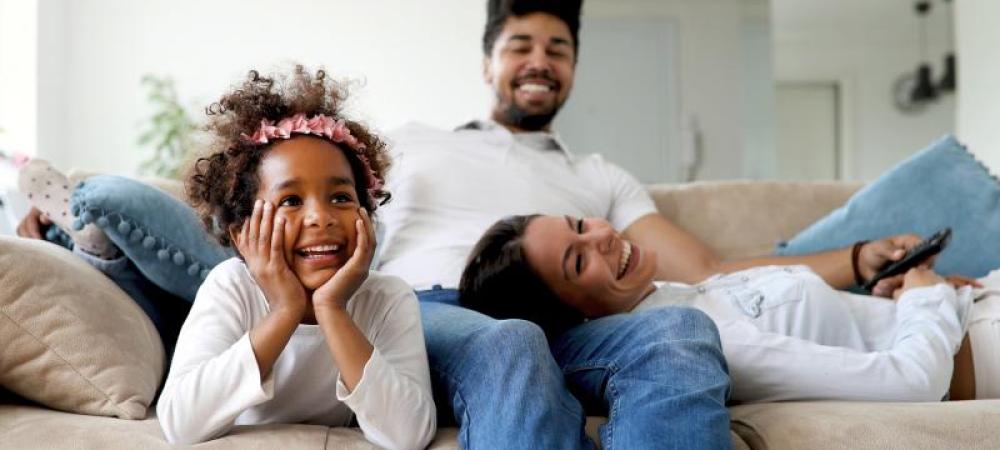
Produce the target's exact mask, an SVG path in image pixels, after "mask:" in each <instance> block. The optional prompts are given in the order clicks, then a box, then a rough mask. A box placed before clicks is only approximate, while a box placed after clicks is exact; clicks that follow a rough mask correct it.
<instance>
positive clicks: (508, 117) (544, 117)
mask: <svg viewBox="0 0 1000 450" xmlns="http://www.w3.org/2000/svg"><path fill="white" fill-rule="evenodd" d="M561 106H562V105H561V104H559V103H556V104H555V105H553V106H552V108H551V109H549V110H548V111H546V112H543V113H530V112H528V111H525V110H524V109H522V108H521V107H520V106H518V105H517V102H514V101H511V102H510V105H508V106H507V109H505V110H504V111H503V121H504V125H509V126H513V127H516V128H518V129H521V130H524V131H541V130H544V129H545V127H548V126H549V124H550V123H552V119H554V118H555V117H556V113H557V112H559V107H561Z"/></svg>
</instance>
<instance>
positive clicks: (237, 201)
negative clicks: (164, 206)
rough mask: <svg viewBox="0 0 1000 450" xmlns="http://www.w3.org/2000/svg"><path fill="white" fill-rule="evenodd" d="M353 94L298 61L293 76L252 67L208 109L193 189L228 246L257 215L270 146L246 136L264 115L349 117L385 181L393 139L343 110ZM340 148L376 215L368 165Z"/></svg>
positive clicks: (377, 196) (211, 227) (190, 181)
mask: <svg viewBox="0 0 1000 450" xmlns="http://www.w3.org/2000/svg"><path fill="white" fill-rule="evenodd" d="M346 97H347V92H346V90H345V88H344V87H343V86H341V85H339V84H338V83H336V82H334V81H333V80H331V79H329V78H328V77H327V75H326V72H324V71H323V70H318V71H316V73H315V74H311V73H309V72H307V71H306V70H305V68H304V67H302V66H296V67H295V70H294V72H293V73H292V74H291V76H288V77H280V76H278V77H276V76H270V77H265V76H261V75H260V73H258V72H257V71H256V70H251V71H250V73H249V75H248V76H247V79H246V81H244V82H243V83H242V84H241V85H239V86H236V87H235V88H234V89H233V90H232V92H229V93H227V94H225V95H224V96H222V98H221V99H220V100H219V101H218V102H215V103H212V104H211V105H209V106H208V108H206V109H205V113H206V114H208V116H209V123H208V126H207V129H208V132H209V133H210V134H211V135H212V144H211V145H210V147H209V155H208V156H206V157H203V158H199V159H198V160H197V162H195V164H194V165H193V166H192V168H191V171H190V174H189V176H188V177H187V182H186V185H185V188H186V193H187V196H188V200H189V201H190V202H191V204H192V205H193V206H194V207H195V208H196V209H198V212H199V215H200V216H201V220H202V223H203V224H204V225H205V228H206V229H208V231H209V232H210V233H212V234H213V235H215V237H216V238H217V239H218V240H219V242H220V243H221V244H222V245H225V246H228V245H231V242H230V239H229V233H228V230H229V229H230V228H231V227H234V226H236V227H238V226H240V225H242V224H243V221H245V220H246V219H247V218H249V217H250V214H251V213H252V212H253V203H254V198H255V197H256V195H257V189H258V187H259V184H260V179H259V176H258V173H257V167H258V166H259V165H260V161H261V159H262V158H263V157H264V155H265V154H266V153H267V151H268V149H269V148H270V145H268V144H264V145H261V144H253V143H249V142H247V141H246V140H244V139H243V138H241V136H243V135H246V136H250V135H253V133H254V132H255V131H256V130H257V129H258V128H259V127H260V123H261V120H263V119H267V120H271V121H279V120H281V119H283V118H286V117H289V116H292V115H295V114H298V113H304V114H305V115H306V116H307V117H308V116H314V115H317V114H324V115H326V116H329V117H330V118H333V119H339V120H343V121H344V122H345V124H346V125H347V128H348V129H349V130H350V131H351V134H352V135H353V136H354V137H356V138H357V139H358V142H360V143H362V144H364V145H365V150H363V151H361V152H360V153H361V154H363V155H364V157H365V158H366V159H367V160H368V163H369V165H370V166H371V169H372V171H373V172H375V176H377V177H378V178H379V179H385V178H384V177H385V172H386V170H387V169H388V168H389V164H390V163H389V156H388V154H387V150H386V144H385V143H384V142H383V141H382V140H381V139H379V138H378V136H375V135H374V134H373V133H371V132H370V131H369V130H368V129H367V128H366V127H365V126H364V125H361V124H360V123H358V122H355V121H353V120H350V119H347V118H346V117H344V116H343V115H342V113H341V106H342V104H343V102H344V100H345V99H346ZM335 145H337V147H338V148H340V149H341V151H342V152H343V154H344V156H345V157H346V158H347V161H348V162H349V163H350V164H351V171H352V173H353V174H354V180H355V185H354V188H355V190H356V192H357V194H358V196H357V197H358V201H359V203H361V206H362V207H364V208H365V209H366V210H368V212H369V213H371V212H374V210H375V207H376V206H377V205H374V204H372V199H371V198H370V197H369V196H368V195H366V193H367V184H366V181H367V173H366V169H365V167H364V163H363V162H362V161H361V159H360V158H359V157H358V153H356V152H355V151H353V150H350V149H349V148H347V147H346V146H341V145H339V144H335ZM345 148H347V150H344V149H345ZM372 196H373V197H374V200H375V201H376V202H378V203H379V204H384V203H385V202H387V201H388V200H389V198H390V195H389V192H387V191H384V190H381V189H380V190H376V191H373V192H372Z"/></svg>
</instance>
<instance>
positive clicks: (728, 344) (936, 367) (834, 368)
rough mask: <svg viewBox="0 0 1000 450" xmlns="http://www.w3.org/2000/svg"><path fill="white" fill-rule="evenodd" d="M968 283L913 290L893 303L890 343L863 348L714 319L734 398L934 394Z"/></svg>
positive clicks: (947, 376)
mask: <svg viewBox="0 0 1000 450" xmlns="http://www.w3.org/2000/svg"><path fill="white" fill-rule="evenodd" d="M970 305H971V296H970V295H969V291H968V290H963V291H961V292H960V293H959V294H958V295H956V292H955V290H954V289H952V288H951V287H950V286H946V285H937V286H931V287H925V288H919V289H912V290H910V291H907V292H905V293H904V294H903V297H901V298H900V300H899V302H898V306H897V308H896V322H897V332H896V338H895V340H894V342H893V344H892V347H891V348H889V349H885V350H878V351H861V350H855V349H851V348H845V347H835V346H827V345H822V344H818V343H815V342H812V341H808V340H805V339H800V338H796V337H790V336H785V335H781V334H776V333H767V332H761V331H760V330H758V329H757V328H756V327H755V326H754V325H752V324H750V323H747V322H743V321H726V322H722V323H719V324H718V326H719V332H720V334H722V335H723V336H725V338H724V342H723V349H724V350H725V355H726V359H727V361H729V365H730V368H732V370H731V375H732V377H733V399H734V400H738V401H754V402H762V401H784V400H865V401H939V400H941V398H942V397H943V396H944V394H945V393H946V392H947V390H948V387H949V385H950V382H951V375H952V365H953V356H954V354H955V352H956V351H957V349H958V345H959V344H960V343H961V340H962V337H963V335H964V334H965V330H964V319H963V317H965V316H966V314H967V311H968V309H969V308H970Z"/></svg>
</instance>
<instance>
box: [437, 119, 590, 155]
mask: <svg viewBox="0 0 1000 450" xmlns="http://www.w3.org/2000/svg"><path fill="white" fill-rule="evenodd" d="M463 130H476V131H484V132H487V133H495V134H499V135H503V136H505V137H507V138H508V139H510V140H516V141H517V142H518V143H520V144H522V145H525V146H527V147H529V148H531V149H534V150H539V151H544V150H556V151H559V152H560V153H562V154H563V155H565V156H566V158H567V159H571V157H572V154H571V153H570V152H569V150H567V149H566V143H565V142H563V140H562V138H561V137H559V133H555V132H547V131H525V132H522V133H516V134H515V133H511V132H510V130H508V129H507V128H506V127H504V126H503V125H500V124H499V123H497V122H496V121H495V120H493V119H484V120H473V121H471V122H468V123H466V124H464V125H461V126H459V127H457V128H455V131H463Z"/></svg>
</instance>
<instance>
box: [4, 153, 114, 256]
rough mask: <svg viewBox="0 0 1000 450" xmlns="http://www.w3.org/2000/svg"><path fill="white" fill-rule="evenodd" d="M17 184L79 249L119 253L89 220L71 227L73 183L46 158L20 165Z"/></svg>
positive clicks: (108, 253) (93, 252) (109, 253)
mask: <svg viewBox="0 0 1000 450" xmlns="http://www.w3.org/2000/svg"><path fill="white" fill-rule="evenodd" d="M17 185H18V189H20V191H21V193H23V194H24V195H25V196H27V197H28V201H29V202H30V203H31V205H32V206H34V207H35V208H38V210H39V211H41V212H42V214H45V216H46V217H48V218H49V220H51V221H52V223H54V224H56V226H58V227H59V228H60V229H61V230H62V231H64V232H66V233H67V234H69V235H70V237H72V238H73V242H74V243H75V244H76V245H77V246H79V247H80V249H81V250H83V251H85V252H87V253H90V254H91V255H94V256H97V257H98V258H102V259H113V258H114V257H116V256H117V255H118V247H115V244H114V243H112V242H111V241H110V240H109V239H108V236H107V235H106V234H104V231H101V229H100V228H98V227H97V226H96V225H94V224H89V225H87V226H85V227H83V229H82V230H74V229H73V221H74V219H75V217H73V214H72V213H71V212H70V208H69V196H70V193H72V187H73V186H72V185H71V184H70V181H69V180H68V179H67V178H66V176H65V175H63V174H62V173H60V172H59V171H58V170H56V169H54V168H52V166H51V165H50V164H49V163H48V161H45V160H41V159H33V160H31V161H30V162H29V163H28V164H27V165H25V166H24V167H22V168H21V173H20V175H19V176H18V180H17Z"/></svg>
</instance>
